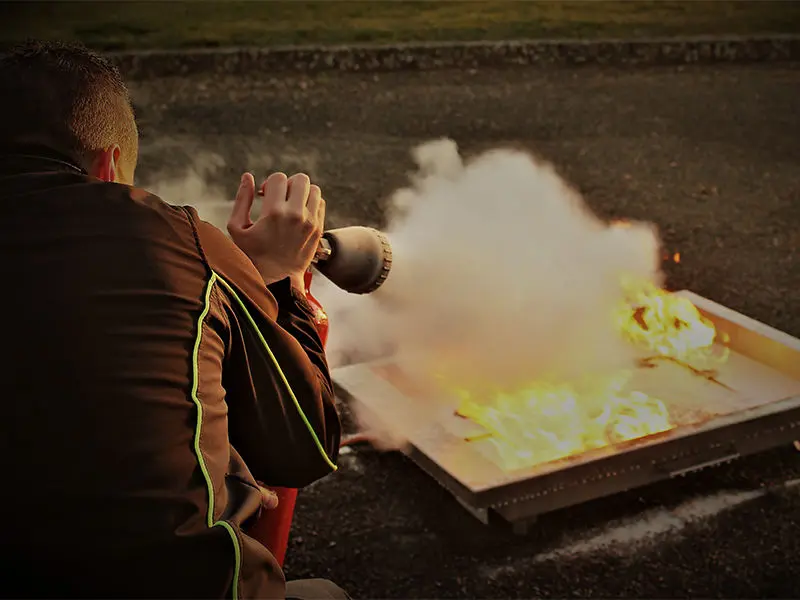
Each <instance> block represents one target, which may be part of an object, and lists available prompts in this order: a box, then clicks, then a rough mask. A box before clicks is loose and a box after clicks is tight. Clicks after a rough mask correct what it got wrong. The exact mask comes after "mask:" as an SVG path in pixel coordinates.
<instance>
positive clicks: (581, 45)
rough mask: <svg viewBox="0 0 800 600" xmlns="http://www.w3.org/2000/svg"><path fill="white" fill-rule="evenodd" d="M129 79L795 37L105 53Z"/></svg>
mask: <svg viewBox="0 0 800 600" xmlns="http://www.w3.org/2000/svg"><path fill="white" fill-rule="evenodd" d="M109 56H111V57H112V58H113V59H114V60H115V62H116V63H117V64H118V65H119V66H120V68H121V69H122V71H123V72H124V74H125V75H126V76H127V77H128V78H131V79H140V78H150V77H165V76H171V75H190V74H194V73H204V74H242V73H247V72H252V71H253V70H258V71H267V72H275V71H300V72H313V71H321V70H339V71H389V70H400V69H442V68H476V67H498V66H513V65H536V66H577V65H582V64H602V65H610V66H630V65H680V64H692V63H708V62H739V63H742V62H764V61H793V60H800V36H777V35H776V36H765V37H758V38H725V39H721V38H686V39H668V40H637V41H622V40H606V41H570V40H565V41H558V40H556V41H547V40H543V41H538V40H537V41H509V42H491V43H489V42H473V43H436V44H413V45H412V44H409V45H395V46H360V47H344V46H333V47H324V48H301V47H297V48H233V49H209V50H185V51H158V50H156V51H142V52H125V53H109Z"/></svg>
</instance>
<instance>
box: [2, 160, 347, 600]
mask: <svg viewBox="0 0 800 600" xmlns="http://www.w3.org/2000/svg"><path fill="white" fill-rule="evenodd" d="M54 165H55V166H54ZM4 169H6V173H2V172H0V202H1V204H0V252H2V256H3V257H4V260H3V261H2V263H0V275H1V276H2V279H3V281H4V282H5V289H4V290H3V294H2V300H0V307H2V314H3V315H4V326H5V331H6V339H7V340H8V342H9V344H10V345H11V348H10V350H9V354H10V356H8V357H7V358H6V359H5V360H4V361H1V362H0V381H2V382H3V383H4V385H5V393H4V394H3V396H4V402H5V415H6V416H5V417H4V418H3V419H2V420H0V435H1V436H2V439H3V440H5V444H6V448H5V449H4V452H2V453H0V472H2V473H3V474H4V476H5V478H6V484H5V486H4V493H3V494H2V495H1V497H2V500H0V507H1V508H2V512H3V515H4V525H3V535H2V559H3V560H4V570H5V571H6V572H7V573H14V574H15V577H13V578H12V579H13V580H14V588H15V589H8V588H6V590H4V591H5V593H7V594H10V595H27V594H31V593H33V594H37V593H41V594H45V595H56V596H62V597H63V596H65V595H67V594H75V595H79V596H94V595H110V594H113V595H115V596H120V595H123V596H137V597H144V596H154V595H155V596H162V597H168V596H170V597H175V596H184V597H187V596H192V597H200V596H220V595H226V594H230V593H231V590H232V589H234V588H237V587H238V586H239V585H240V580H249V581H250V582H251V583H248V584H246V585H245V584H242V585H244V586H245V587H248V586H249V589H250V590H257V591H258V593H260V594H273V593H274V594H281V593H282V586H283V575H282V573H281V572H280V569H279V568H278V566H277V564H276V563H275V561H274V559H273V558H272V556H271V555H270V554H269V553H268V552H266V550H265V549H263V548H261V547H260V546H259V545H258V544H257V543H255V542H254V541H253V540H251V539H250V538H247V536H245V535H244V534H243V533H242V529H243V528H244V526H246V525H247V524H248V523H249V522H250V520H251V519H253V518H255V517H256V516H257V514H258V511H259V505H258V498H259V495H258V489H257V487H256V486H255V479H254V478H253V476H252V475H251V474H250V470H249V469H248V468H247V467H246V466H245V465H244V462H243V461H242V459H241V458H240V457H239V455H238V453H237V452H236V450H234V449H233V448H232V447H231V446H230V442H229V436H228V428H229V425H230V424H229V415H228V413H229V409H230V412H231V413H233V412H234V411H237V410H238V411H240V412H241V411H243V410H245V409H239V408H236V407H235V405H232V407H233V408H230V407H229V403H230V399H229V402H226V391H227V393H228V394H231V389H226V388H231V387H235V386H236V385H238V384H237V383H234V382H231V383H230V384H229V383H228V382H227V381H224V378H223V375H222V371H223V364H227V362H228V361H229V360H233V359H235V358H236V357H233V359H232V358H231V355H232V354H237V353H238V354H241V355H243V356H244V358H243V359H242V360H244V361H245V364H247V363H248V361H249V362H250V363H252V362H253V360H254V359H253V358H252V354H253V352H254V351H253V350H252V346H251V345H252V343H253V340H252V339H250V338H252V337H253V336H251V335H249V334H247V333H244V334H243V333H242V331H241V330H242V328H243V326H242V325H241V324H240V323H239V322H238V321H237V320H236V316H235V312H236V311H235V310H233V308H232V307H233V305H234V304H236V303H237V302H236V301H237V300H238V301H239V306H240V307H243V308H244V309H245V312H246V313H247V314H248V315H249V314H251V313H252V314H256V316H257V317H259V318H260V319H261V320H265V319H266V316H265V313H266V312H268V310H269V308H270V307H269V306H268V304H269V302H270V301H272V302H274V300H272V299H271V297H270V296H269V294H268V293H266V291H264V292H263V297H262V298H256V299H255V300H254V299H253V298H249V297H248V294H247V289H246V286H245V289H244V290H242V289H241V288H240V287H237V286H236V284H229V283H228V282H227V281H226V275H225V274H224V273H222V274H219V273H217V272H216V270H215V269H216V267H213V268H212V264H211V263H210V262H209V259H208V257H207V256H205V251H204V246H203V243H202V241H201V238H202V237H203V235H207V234H206V233H199V232H198V226H197V223H196V222H195V219H194V217H193V215H192V213H191V211H187V210H185V209H183V208H180V207H171V206H168V205H166V204H164V203H163V202H161V201H160V200H159V199H157V198H155V197H153V196H150V195H148V194H146V193H144V192H141V191H138V190H135V189H133V188H130V187H128V186H123V185H117V184H109V183H103V182H99V181H96V180H95V181H92V180H91V178H88V177H86V176H85V175H83V174H80V173H79V172H78V171H77V170H76V169H73V168H71V167H70V166H69V165H63V166H59V165H57V164H56V163H54V162H53V161H45V162H43V163H42V165H41V166H40V168H39V167H37V165H35V164H34V165H26V166H25V168H24V169H22V170H20V169H17V168H14V167H13V165H11V164H10V163H7V164H6V165H5V167H4ZM219 235H220V236H221V233H220V234H219ZM225 251H227V248H226V250H225ZM235 260H238V257H234V258H233V259H231V257H230V256H225V257H223V258H222V259H221V261H222V263H223V265H222V269H223V270H224V263H225V262H226V261H233V262H232V263H231V264H234V263H235ZM232 268H233V270H234V271H235V270H236V269H238V268H239V266H238V265H236V264H234V266H233V267H232ZM216 282H222V283H223V284H225V285H219V284H216V285H215V283H216ZM229 287H230V288H231V289H229ZM236 289H238V290H239V292H238V294H237V293H236V291H235V290H236ZM231 292H232V293H233V296H234V298H231ZM259 305H261V306H259ZM248 318H249V317H248ZM243 320H246V319H243ZM276 327H277V326H276ZM261 329H265V327H261ZM284 333H285V332H282V331H275V332H273V333H272V334H271V335H273V336H276V337H275V339H273V340H269V341H270V343H273V344H278V345H280V344H282V343H284V341H285V340H284V339H283V336H284ZM264 335H267V334H264ZM234 337H236V338H238V342H237V341H236V340H233V338H234ZM258 337H261V336H260V335H259V336H258ZM262 341H263V340H262ZM237 344H238V345H237ZM248 351H249V353H250V358H248ZM248 366H252V364H248ZM278 370H280V369H278ZM262 371H263V373H262V374H261V375H260V376H259V375H258V374H257V373H256V375H255V376H254V379H258V378H259V377H261V379H264V380H266V379H269V380H270V381H272V380H273V379H277V375H275V373H273V372H272V371H268V370H263V369H262ZM232 372H233V373H235V372H236V367H235V366H234V367H232ZM256 383H257V382H256ZM255 387H256V386H255V384H254V385H253V386H251V387H250V388H249V389H248V391H247V393H246V394H245V395H246V396H248V397H247V398H246V399H245V401H243V402H245V404H246V401H250V402H251V403H252V402H255V396H256V394H255V392H254V391H253V390H254V389H255ZM234 391H235V390H234ZM251 391H253V393H252V394H251V393H250V392H251ZM290 394H291V392H290ZM291 395H292V397H294V395H293V394H291ZM249 396H252V398H250V397H249ZM234 400H235V399H234ZM295 403H296V402H295ZM298 408H299V405H298ZM249 410H255V411H258V410H259V407H255V408H252V409H249ZM278 410H281V408H280V407H278ZM320 410H323V409H320ZM284 412H285V410H284ZM300 412H301V413H302V411H300ZM323 412H324V415H323V414H322V413H320V414H318V415H313V414H312V415H310V416H308V417H307V418H306V416H304V415H302V414H301V416H303V420H304V421H305V422H306V424H308V422H311V425H310V426H309V431H311V433H312V437H315V436H314V435H313V429H312V428H313V427H315V426H316V430H317V431H319V430H320V429H321V430H323V434H322V435H323V436H324V437H328V436H330V437H331V439H333V438H334V437H337V438H338V429H337V430H336V431H333V432H327V433H325V432H324V430H325V425H326V423H324V422H323V423H321V424H320V421H325V419H326V418H327V417H329V416H330V415H329V409H328V407H325V408H324V410H323ZM326 415H327V417H326ZM234 417H235V415H233V416H232V417H231V418H234ZM239 418H240V419H241V417H239ZM264 421H265V423H269V422H270V419H264ZM331 422H332V421H331ZM336 424H337V426H338V422H337V423H336ZM231 426H232V427H234V428H235V425H231ZM274 426H275V427H276V428H277V424H276V425H274ZM329 429H330V427H329ZM305 433H306V435H308V432H305ZM287 435H289V434H287ZM295 437H296V436H295ZM315 440H316V438H315ZM231 442H232V443H233V445H234V446H236V447H237V449H239V450H241V451H242V453H243V454H245V449H246V447H247V446H248V445H252V444H253V442H251V441H248V440H246V439H244V438H243V439H242V441H241V442H239V441H238V440H237V439H236V436H235V434H234V432H232V433H231ZM266 443H267V442H266V440H265V444H266ZM323 445H324V446H325V447H326V448H330V444H329V443H326V442H323ZM240 446H244V447H245V448H242V447H240ZM317 446H319V443H317ZM315 451H316V450H315ZM334 452H335V449H334ZM273 454H274V452H273ZM245 458H246V460H248V462H250V460H251V459H250V458H248V457H247V456H245ZM281 458H283V457H281ZM325 458H327V457H325ZM252 460H255V461H256V463H255V464H256V466H255V467H253V469H254V473H255V474H256V476H257V477H259V479H264V478H266V477H269V476H270V473H271V472H272V471H273V469H271V467H270V466H269V464H268V463H269V460H272V459H265V460H264V466H262V467H259V466H258V460H257V459H252ZM315 460H316V459H315ZM328 462H330V461H328ZM257 469H260V471H261V472H260V473H259V472H258V471H257ZM275 472H276V473H277V471H275ZM316 476H318V475H316ZM276 477H277V478H280V475H276ZM309 480H313V477H310V478H309ZM269 483H272V484H274V485H282V484H285V483H284V482H281V481H275V482H269ZM290 483H291V482H290ZM299 483H300V484H302V483H304V482H299ZM234 581H235V582H236V585H234V584H233V582H234ZM189 582H190V583H189ZM235 591H236V590H234V593H235Z"/></svg>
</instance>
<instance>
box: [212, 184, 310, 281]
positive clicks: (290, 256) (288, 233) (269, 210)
mask: <svg viewBox="0 0 800 600" xmlns="http://www.w3.org/2000/svg"><path fill="white" fill-rule="evenodd" d="M255 191H256V190H255V180H254V179H253V176H252V175H251V174H250V173H245V174H244V175H242V182H241V184H240V185H239V191H238V192H237V193H236V201H235V202H234V205H233V211H232V212H231V217H230V219H229V220H228V233H230V235H231V239H233V241H234V243H235V244H236V245H237V246H239V248H241V249H242V251H243V252H244V253H245V254H247V256H248V257H249V258H250V260H252V261H253V264H254V265H255V266H256V268H257V269H258V272H259V273H260V274H261V277H262V278H263V279H264V282H265V283H266V284H267V285H269V284H270V283H274V282H276V281H280V280H281V279H284V278H286V277H290V278H291V279H292V284H293V285H294V286H295V287H299V289H300V291H303V283H302V282H303V274H304V273H305V272H306V270H307V269H308V267H309V266H310V265H311V260H312V259H313V258H314V253H315V252H316V250H317V245H318V244H319V240H320V237H321V236H322V231H323V227H324V224H325V201H324V200H323V199H322V193H321V191H320V189H319V187H318V186H316V185H311V180H310V179H309V178H308V175H305V174H304V173H298V174H297V175H293V176H292V177H289V178H288V179H287V177H286V175H284V174H283V173H273V174H272V175H270V176H269V177H268V178H267V179H266V181H264V183H263V184H261V189H260V191H259V195H260V196H262V195H263V200H262V203H261V215H260V216H259V217H258V219H257V220H256V222H255V223H253V221H252V220H251V219H250V212H251V209H252V207H253V201H254V200H255V196H256V193H255Z"/></svg>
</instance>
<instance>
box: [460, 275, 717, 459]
mask: <svg viewBox="0 0 800 600" xmlns="http://www.w3.org/2000/svg"><path fill="white" fill-rule="evenodd" d="M622 286H623V289H624V291H625V302H624V304H623V306H620V308H619V310H618V312H617V313H616V314H615V315H614V316H613V317H614V319H615V324H616V326H617V328H618V330H619V333H620V335H621V336H622V338H623V339H624V340H627V341H628V342H629V343H631V344H634V345H636V346H638V347H640V348H642V349H643V350H645V351H646V352H647V353H649V354H650V355H653V356H663V357H669V358H673V359H676V360H679V361H681V362H683V363H687V364H691V365H692V366H694V367H696V368H699V369H704V368H708V367H709V366H711V365H716V364H719V363H720V362H723V361H724V360H726V359H727V348H724V349H723V352H721V353H719V352H716V353H715V350H714V349H715V346H716V345H715V342H716V341H717V340H716V337H717V334H716V330H715V327H714V324H713V323H712V322H711V321H710V320H708V319H707V318H705V317H703V315H702V314H701V313H700V311H699V310H698V309H697V307H695V306H694V305H693V304H692V303H691V302H690V301H689V300H687V299H686V298H683V297H679V296H676V295H674V294H671V293H669V292H667V291H665V290H662V289H660V288H659V287H658V286H656V285H654V284H652V283H650V282H647V281H637V280H633V279H624V280H623V281H622ZM630 376H631V374H630V373H619V374H617V375H616V376H613V377H610V378H608V379H605V380H602V381H601V380H596V381H593V382H582V383H581V384H580V385H576V384H560V385H553V384H548V383H545V382H534V383H531V384H530V385H527V386H523V387H521V388H519V389H516V390H495V391H492V392H491V393H488V394H487V393H486V391H483V392H478V391H476V390H465V389H460V388H458V386H449V387H450V389H452V390H453V391H454V392H455V393H456V394H458V397H459V398H460V405H459V409H458V414H460V415H461V416H463V417H466V418H469V419H471V420H473V421H474V422H476V423H478V424H480V425H481V426H483V427H484V428H485V429H486V430H487V431H488V432H489V433H490V438H489V439H490V443H491V444H492V445H493V446H494V449H495V452H496V455H497V458H498V463H499V464H500V465H501V466H502V468H504V469H506V470H514V469H522V468H526V467H530V466H533V465H536V464H540V463H544V462H549V461H553V460H559V459H562V458H566V457H569V456H573V455H577V454H581V453H583V452H586V451H588V450H592V449H597V448H602V447H606V446H610V445H613V444H617V443H620V442H624V441H630V440H635V439H638V438H642V437H646V436H650V435H654V434H657V433H660V432H664V431H668V430H670V429H672V428H674V427H675V424H674V423H673V421H672V420H671V419H670V414H669V411H668V409H667V407H666V405H665V404H664V402H662V401H661V400H659V399H657V398H653V397H650V396H648V395H646V394H643V393H641V392H638V391H626V390H625V389H624V388H625V386H626V385H627V384H628V382H629V381H630ZM487 400H488V401H487Z"/></svg>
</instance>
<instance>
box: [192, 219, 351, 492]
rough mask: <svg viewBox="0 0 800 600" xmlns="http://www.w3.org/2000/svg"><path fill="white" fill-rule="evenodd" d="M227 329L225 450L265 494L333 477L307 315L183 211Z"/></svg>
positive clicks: (328, 426) (334, 437) (335, 419)
mask: <svg viewBox="0 0 800 600" xmlns="http://www.w3.org/2000/svg"><path fill="white" fill-rule="evenodd" d="M185 210H187V212H188V213H189V215H190V219H191V220H192V221H193V223H194V224H195V228H196V231H197V236H198V243H199V245H200V247H201V251H202V252H203V253H204V255H205V259H206V261H207V263H208V265H209V267H210V268H211V270H212V272H213V274H212V277H214V278H215V281H216V289H217V291H218V293H217V300H218V303H219V305H220V309H221V310H222V311H224V313H225V314H226V316H227V321H228V322H229V323H230V327H229V331H228V334H227V337H228V339H227V340H226V352H225V358H224V362H223V366H222V383H223V386H224V387H225V392H226V394H225V395H226V402H227V405H228V428H229V436H230V442H231V445H232V446H233V447H234V448H236V450H237V451H238V452H239V454H241V456H242V458H243V459H244V461H245V462H246V463H247V465H248V467H249V468H250V471H251V472H252V474H253V476H254V477H255V478H256V479H258V480H259V481H261V482H262V483H264V484H266V485H268V486H281V487H295V488H299V487H304V486H306V485H308V484H310V483H312V482H314V481H316V480H317V479H320V478H321V477H324V476H325V475H327V474H329V473H330V472H331V471H335V470H336V465H335V461H336V458H337V456H338V452H339V442H340V436H341V425H340V421H339V415H338V413H337V411H336V403H335V398H334V393H333V384H332V382H331V376H330V372H329V370H328V365H327V361H326V358H325V352H324V349H323V346H322V341H321V339H320V337H319V334H318V332H317V329H316V326H315V325H314V322H313V312H312V308H311V307H310V306H309V304H308V302H307V301H306V300H305V298H302V297H301V296H299V295H297V294H296V293H295V292H294V291H293V289H292V286H291V284H290V283H289V280H288V279H286V280H284V281H280V282H277V283H275V284H272V285H271V286H270V287H269V289H268V288H267V286H266V285H265V284H264V281H263V280H262V279H261V276H260V275H259V274H258V271H257V270H256V268H255V267H254V266H253V264H252V262H251V261H250V259H249V258H247V256H246V255H245V254H244V253H243V252H242V251H241V250H239V248H238V247H237V246H236V245H235V244H233V242H231V240H229V239H228V238H227V237H226V236H225V235H224V234H223V233H222V232H221V231H220V230H219V229H217V228H216V227H214V226H212V225H210V224H209V223H206V222H204V221H202V220H200V219H199V217H198V216H197V213H196V212H195V211H194V209H192V208H189V207H185Z"/></svg>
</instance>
